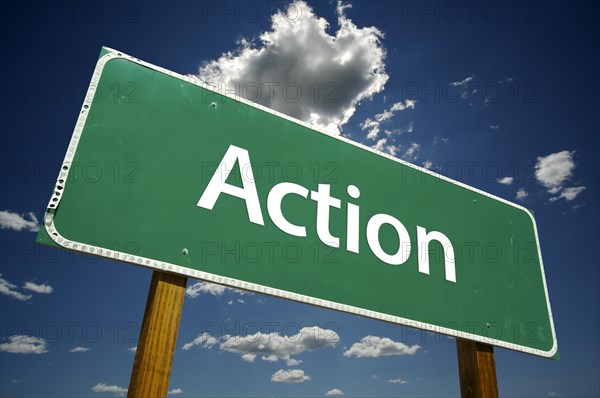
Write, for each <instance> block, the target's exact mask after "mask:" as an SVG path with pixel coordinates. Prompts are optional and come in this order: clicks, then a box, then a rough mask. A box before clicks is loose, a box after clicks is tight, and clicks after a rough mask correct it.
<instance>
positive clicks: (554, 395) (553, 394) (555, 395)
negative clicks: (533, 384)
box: [546, 391, 560, 397]
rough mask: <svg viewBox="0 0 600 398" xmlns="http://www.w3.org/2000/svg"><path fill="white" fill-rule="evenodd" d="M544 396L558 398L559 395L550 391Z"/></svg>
mask: <svg viewBox="0 0 600 398" xmlns="http://www.w3.org/2000/svg"><path fill="white" fill-rule="evenodd" d="M546 395H548V396H549V397H560V394H559V393H557V392H554V391H550V392H548V394H546Z"/></svg>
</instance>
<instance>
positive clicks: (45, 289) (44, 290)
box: [23, 282, 54, 294]
mask: <svg viewBox="0 0 600 398" xmlns="http://www.w3.org/2000/svg"><path fill="white" fill-rule="evenodd" d="M23 289H26V290H30V291H32V292H34V293H38V294H50V293H52V292H53V291H54V288H53V287H52V286H50V285H46V284H42V285H38V284H35V283H33V282H25V285H23Z"/></svg>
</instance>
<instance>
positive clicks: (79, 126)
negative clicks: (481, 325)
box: [44, 47, 558, 358]
mask: <svg viewBox="0 0 600 398" xmlns="http://www.w3.org/2000/svg"><path fill="white" fill-rule="evenodd" d="M103 48H104V50H105V51H106V52H107V53H106V54H105V55H103V56H102V57H100V59H99V60H98V63H97V64H96V68H95V70H94V74H93V76H92V80H91V82H90V85H89V88H88V90H87V94H86V96H85V99H84V101H83V105H82V107H81V112H80V114H79V118H78V119H77V123H76V125H75V130H74V131H73V135H72V137H71V141H70V143H69V147H68V149H67V154H66V155H65V159H64V161H63V164H62V167H61V169H60V173H59V176H58V179H57V182H56V188H55V190H54V193H53V195H52V197H51V198H50V202H49V204H48V210H47V212H46V214H45V216H44V225H45V227H46V230H47V232H48V234H49V236H50V237H51V238H52V240H54V242H56V243H57V244H58V245H59V246H61V247H64V248H66V249H70V250H76V251H80V252H83V253H88V254H92V255H96V256H100V257H106V258H112V259H115V260H119V261H124V262H128V263H132V264H136V265H141V266H144V267H148V268H152V269H156V270H161V271H166V272H171V273H175V274H179V275H183V276H188V277H192V278H197V279H202V280H205V281H209V282H213V283H218V284H221V285H226V286H230V287H233V288H236V289H245V290H250V291H253V292H258V293H263V294H267V295H272V296H276V297H282V298H285V299H289V300H293V301H297V302H301V303H307V304H312V305H316V306H320V307H325V308H330V309H333V310H337V311H342V312H347V313H350V314H356V315H360V316H365V317H369V318H373V319H380V320H383V321H386V322H391V323H396V324H400V325H405V326H409V327H413V328H417V329H422V330H425V331H430V332H434V333H442V334H446V335H449V336H454V337H459V338H463V339H467V340H472V341H477V342H480V343H485V344H492V345H496V346H499V347H504V348H508V349H511V350H516V351H521V352H525V353H528V354H532V355H538V356H542V357H547V358H549V357H552V356H554V355H555V354H556V352H557V350H558V344H557V340H556V333H555V330H554V319H553V317H552V310H551V307H550V300H549V298H548V289H547V287H546V276H545V274H544V265H543V263H542V253H541V249H540V243H539V238H538V231H537V226H536V223H535V219H534V218H533V216H532V215H531V213H530V212H529V211H528V210H527V209H526V208H524V207H523V206H520V205H518V204H516V203H512V202H509V201H507V200H505V199H502V198H499V197H496V196H494V195H491V194H489V193H487V192H483V191H481V190H479V189H477V188H473V187H471V186H468V185H466V184H463V183H461V182H459V181H455V180H452V179H450V178H448V177H445V176H443V175H440V174H437V173H434V172H432V171H431V170H428V169H425V168H422V167H419V166H416V165H414V164H411V163H408V162H405V161H403V160H400V159H398V158H395V157H393V156H390V155H387V154H385V153H382V152H379V151H376V150H374V149H372V148H369V147H367V146H364V145H362V144H359V143H357V142H354V141H351V140H349V139H347V138H345V137H342V136H338V135H332V134H330V133H327V132H326V131H323V130H320V129H318V128H315V127H314V126H311V125H309V124H308V123H305V122H302V121H300V120H297V119H294V118H292V117H289V116H287V115H284V114H282V113H279V112H277V111H274V110H272V109H269V108H267V107H265V106H262V105H259V104H256V103H253V102H250V101H248V100H245V99H244V98H241V97H237V96H234V95H231V94H229V93H225V92H220V91H219V90H215V88H214V87H211V86H209V85H207V84H205V83H203V82H202V81H200V80H199V79H198V78H196V77H194V76H189V75H188V76H183V75H180V74H178V73H175V72H171V71H169V70H167V69H164V68H161V67H159V66H156V65H152V64H150V63H148V62H144V61H142V60H139V59H137V58H135V57H132V56H129V55H126V54H123V53H122V52H119V51H116V50H113V49H111V48H107V47H103ZM113 59H126V60H128V61H130V62H134V63H137V64H139V65H142V66H145V67H147V68H150V69H152V70H155V71H157V72H160V73H164V74H166V75H169V76H171V77H174V78H176V79H179V80H182V81H185V82H187V83H190V84H194V85H196V86H199V87H202V88H204V89H206V90H209V91H212V92H215V93H217V94H220V95H223V96H225V97H227V98H230V99H232V100H235V101H239V102H242V103H244V104H246V105H249V106H251V107H254V108H257V109H260V110H262V111H264V112H268V113H270V114H272V115H275V116H278V117H280V118H283V119H286V120H289V121H291V122H294V123H297V124H299V125H302V126H305V127H307V128H310V129H311V130H315V131H318V132H320V133H321V134H325V135H328V136H330V137H333V138H335V139H338V140H340V141H342V142H345V143H347V144H350V145H354V146H356V147H358V148H361V149H363V150H365V151H369V152H372V153H374V154H376V155H378V156H383V157H385V158H387V159H390V160H392V161H394V162H398V163H401V164H403V165H405V166H408V167H411V168H413V169H416V170H419V171H421V172H423V173H427V174H430V175H432V176H435V177H437V178H440V179H442V180H444V181H447V182H450V183H452V184H455V185H458V186H460V187H462V188H465V189H468V190H471V191H473V192H477V193H478V194H481V195H485V196H487V197H489V198H492V199H494V200H497V201H500V202H503V203H506V204H508V205H510V206H513V207H515V208H517V209H519V210H522V211H524V212H526V213H527V214H528V215H529V217H530V218H531V221H532V223H533V227H534V230H535V238H536V244H537V250H538V256H539V259H540V270H541V273H542V280H543V283H544V292H545V294H546V303H547V307H548V314H549V317H550V326H551V328H552V340H553V344H552V349H551V350H550V351H542V350H538V349H534V348H530V347H526V346H522V345H518V344H513V343H509V342H506V341H502V340H496V339H493V338H489V337H485V336H479V335H475V334H470V333H465V332H462V331H458V330H454V329H449V328H445V327H441V326H437V325H431V324H428V323H423V322H418V321H414V320H412V319H407V318H402V317H398V316H393V315H388V314H383V313H380V312H375V311H370V310H366V309H363V308H359V307H354V306H350V305H345V304H340V303H336V302H332V301H327V300H322V299H318V298H314V297H310V296H304V295H301V294H297V293H292V292H288V291H285V290H280V289H275V288H271V287H268V286H262V285H257V284H254V283H249V282H244V281H241V280H237V279H232V278H227V277H222V276H218V275H214V274H210V273H208V272H203V271H197V270H194V269H190V268H186V267H182V266H179V265H175V264H170V263H165V262H162V261H156V260H153V259H150V258H145V257H141V256H135V255H131V254H127V253H123V252H119V251H116V250H110V249H106V248H102V247H97V246H92V245H88V244H84V243H80V242H75V241H72V240H69V239H67V238H65V237H63V236H62V235H61V234H60V233H59V232H58V231H57V229H56V227H55V225H54V214H53V211H54V209H56V208H57V207H58V205H59V203H60V199H61V195H60V192H62V191H63V190H64V187H65V185H66V183H67V180H68V178H67V176H68V173H69V169H70V167H71V164H72V161H73V158H74V156H75V152H76V150H77V145H78V143H79V138H80V137H81V133H82V131H83V128H84V126H85V122H86V119H87V115H88V113H89V110H90V108H91V106H92V104H93V100H94V95H95V94H96V88H97V86H98V82H99V81H100V77H101V75H102V71H103V69H104V66H105V65H106V63H108V62H109V61H110V60H113Z"/></svg>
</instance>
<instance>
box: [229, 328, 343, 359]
mask: <svg viewBox="0 0 600 398" xmlns="http://www.w3.org/2000/svg"><path fill="white" fill-rule="evenodd" d="M339 339H340V338H339V336H338V334H337V333H336V332H334V331H333V330H328V329H321V328H319V327H317V326H313V327H304V328H302V329H300V331H299V332H298V333H297V334H295V335H293V336H281V335H279V334H278V333H276V332H273V333H269V334H265V333H260V332H258V333H256V334H253V335H247V336H243V337H242V336H224V337H223V339H222V343H221V345H220V348H221V350H224V351H229V352H233V353H236V354H240V355H241V356H244V355H246V354H251V355H255V356H256V355H260V356H261V359H262V360H263V361H271V362H274V361H277V360H280V359H281V360H284V361H288V363H294V361H295V360H292V358H291V356H293V355H297V354H301V353H303V352H305V351H312V350H317V349H320V348H326V347H333V346H335V345H336V344H337V342H338V341H339ZM242 359H244V360H246V359H245V358H242ZM290 360H292V361H291V362H289V361H290Z"/></svg>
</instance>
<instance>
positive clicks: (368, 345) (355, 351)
mask: <svg viewBox="0 0 600 398" xmlns="http://www.w3.org/2000/svg"><path fill="white" fill-rule="evenodd" d="M420 348H421V346H419V345H417V344H415V345H413V346H407V345H406V344H404V343H401V342H398V341H393V340H392V339H389V338H387V337H378V336H366V337H363V338H362V339H361V340H360V341H359V342H357V343H354V344H352V347H350V349H348V350H347V351H346V352H344V356H346V357H357V358H365V357H372V358H377V357H385V356H390V355H413V354H416V353H417V351H418V350H419V349H420Z"/></svg>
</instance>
